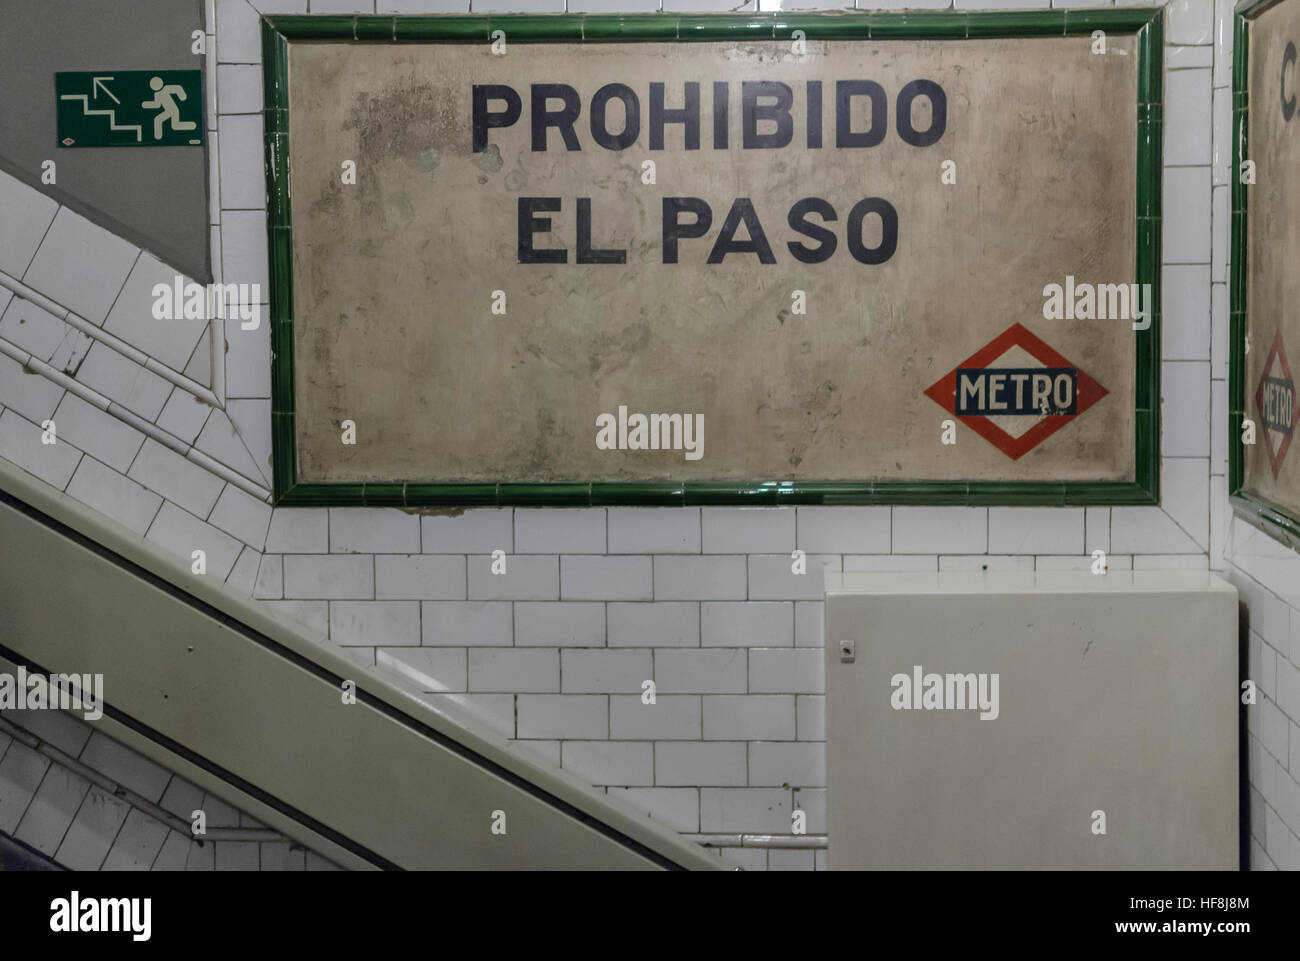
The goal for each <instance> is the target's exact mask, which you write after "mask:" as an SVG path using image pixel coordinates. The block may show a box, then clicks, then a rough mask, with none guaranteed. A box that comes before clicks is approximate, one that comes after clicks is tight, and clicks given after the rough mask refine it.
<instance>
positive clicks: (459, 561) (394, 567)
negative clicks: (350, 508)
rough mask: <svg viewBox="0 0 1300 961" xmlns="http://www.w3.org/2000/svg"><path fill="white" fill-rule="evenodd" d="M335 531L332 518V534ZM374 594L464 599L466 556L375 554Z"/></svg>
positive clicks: (384, 597) (449, 599)
mask: <svg viewBox="0 0 1300 961" xmlns="http://www.w3.org/2000/svg"><path fill="white" fill-rule="evenodd" d="M330 513H331V514H333V513H335V512H334V511H331V512H330ZM334 530H335V525H334V523H333V521H331V523H330V533H331V537H332V536H333V532H334ZM417 531H418V528H417ZM375 597H377V598H379V599H380V600H384V599H396V600H447V601H454V600H464V599H465V558H463V557H460V556H459V555H446V556H443V555H436V554H376V555H375Z"/></svg>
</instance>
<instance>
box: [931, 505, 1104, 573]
mask: <svg viewBox="0 0 1300 961" xmlns="http://www.w3.org/2000/svg"><path fill="white" fill-rule="evenodd" d="M1083 526H1084V513H1083V508H1081V507H1077V508H1076V507H990V508H989V547H988V549H989V553H990V554H1073V553H1076V552H1078V551H1081V550H1083V541H1084V537H1083ZM940 567H941V568H942V564H941V565H940ZM990 569H992V568H990Z"/></svg>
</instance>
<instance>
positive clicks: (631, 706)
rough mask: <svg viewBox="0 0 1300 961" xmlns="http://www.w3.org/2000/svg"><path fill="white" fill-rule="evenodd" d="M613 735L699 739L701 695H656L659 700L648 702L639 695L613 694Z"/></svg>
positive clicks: (673, 739) (670, 739)
mask: <svg viewBox="0 0 1300 961" xmlns="http://www.w3.org/2000/svg"><path fill="white" fill-rule="evenodd" d="M609 736H610V737H611V738H613V739H614V740H653V741H698V740H699V739H700V698H699V696H698V695H692V694H656V696H655V702H654V703H653V704H646V703H645V702H643V701H642V700H641V695H639V694H633V695H624V694H614V695H611V696H610V699H609Z"/></svg>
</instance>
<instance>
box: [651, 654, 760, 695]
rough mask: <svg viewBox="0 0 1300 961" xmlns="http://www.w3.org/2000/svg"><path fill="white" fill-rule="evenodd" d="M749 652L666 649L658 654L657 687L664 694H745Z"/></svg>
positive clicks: (656, 661)
mask: <svg viewBox="0 0 1300 961" xmlns="http://www.w3.org/2000/svg"><path fill="white" fill-rule="evenodd" d="M746 664H747V661H746V651H745V650H744V649H743V648H734V649H733V648H719V649H717V650H710V651H691V650H677V649H662V650H658V651H656V652H655V685H656V687H657V689H658V691H659V693H660V694H743V693H744V692H745V683H746V682H745V670H746Z"/></svg>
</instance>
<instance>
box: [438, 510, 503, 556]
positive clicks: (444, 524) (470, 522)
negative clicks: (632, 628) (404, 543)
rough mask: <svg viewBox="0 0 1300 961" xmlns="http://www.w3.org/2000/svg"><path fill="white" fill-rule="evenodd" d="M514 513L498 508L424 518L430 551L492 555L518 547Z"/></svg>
mask: <svg viewBox="0 0 1300 961" xmlns="http://www.w3.org/2000/svg"><path fill="white" fill-rule="evenodd" d="M512 517H513V512H512V511H510V510H503V509H498V508H480V509H477V510H467V511H465V512H464V513H463V514H458V515H455V516H452V515H442V516H433V517H421V518H420V524H421V539H422V543H423V545H424V553H426V554H491V553H492V552H493V551H505V552H506V553H507V554H509V553H510V552H511V551H513V550H514V533H513V520H512Z"/></svg>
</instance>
